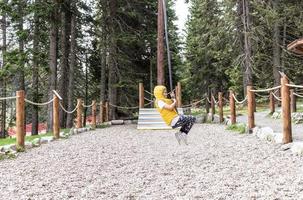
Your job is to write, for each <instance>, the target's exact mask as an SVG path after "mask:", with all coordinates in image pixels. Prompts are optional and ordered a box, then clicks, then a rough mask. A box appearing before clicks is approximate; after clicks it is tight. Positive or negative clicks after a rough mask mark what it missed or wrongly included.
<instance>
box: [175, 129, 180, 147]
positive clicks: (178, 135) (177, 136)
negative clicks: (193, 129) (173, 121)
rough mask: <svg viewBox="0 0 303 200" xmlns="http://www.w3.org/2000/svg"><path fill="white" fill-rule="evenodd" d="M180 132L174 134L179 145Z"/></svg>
mask: <svg viewBox="0 0 303 200" xmlns="http://www.w3.org/2000/svg"><path fill="white" fill-rule="evenodd" d="M181 134H182V133H181V132H180V131H178V132H176V133H175V136H176V139H177V141H178V143H179V145H181Z"/></svg>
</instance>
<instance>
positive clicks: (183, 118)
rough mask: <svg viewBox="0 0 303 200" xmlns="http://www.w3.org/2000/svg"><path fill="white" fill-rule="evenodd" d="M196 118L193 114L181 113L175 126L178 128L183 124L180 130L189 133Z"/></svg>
mask: <svg viewBox="0 0 303 200" xmlns="http://www.w3.org/2000/svg"><path fill="white" fill-rule="evenodd" d="M195 121H196V118H195V117H193V116H191V115H180V118H179V120H178V122H177V123H176V124H175V125H174V126H173V128H177V127H180V126H181V129H180V131H181V132H183V133H185V134H188V132H189V131H190V129H191V128H192V126H193V125H194V123H195Z"/></svg>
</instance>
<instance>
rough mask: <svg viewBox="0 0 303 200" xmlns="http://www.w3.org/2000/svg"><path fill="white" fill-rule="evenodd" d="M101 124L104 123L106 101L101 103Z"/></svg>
mask: <svg viewBox="0 0 303 200" xmlns="http://www.w3.org/2000/svg"><path fill="white" fill-rule="evenodd" d="M100 123H101V124H102V123H104V101H101V102H100Z"/></svg>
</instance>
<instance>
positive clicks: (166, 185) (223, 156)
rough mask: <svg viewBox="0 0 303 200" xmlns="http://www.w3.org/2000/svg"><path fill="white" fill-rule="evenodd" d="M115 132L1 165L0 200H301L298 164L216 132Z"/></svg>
mask: <svg viewBox="0 0 303 200" xmlns="http://www.w3.org/2000/svg"><path fill="white" fill-rule="evenodd" d="M173 133H174V131H139V130H136V127H135V126H133V125H129V126H115V127H110V128H107V129H102V130H97V131H93V132H89V133H82V134H81V135H76V136H72V137H71V138H70V139H68V140H60V141H55V142H53V143H50V144H46V145H42V146H41V147H39V148H35V149H31V150H29V151H28V152H27V153H22V154H20V155H19V156H18V157H17V158H16V159H14V160H4V161H1V162H0V168H1V174H0V191H1V196H0V199H18V200H20V199H39V200H40V199H60V200H61V199H81V200H82V199H221V200H225V199H230V200H236V199H241V200H242V199H266V200H268V199H276V200H277V199H281V200H282V199H283V200H284V199H294V200H298V199H303V161H302V158H301V157H298V156H295V155H292V154H291V152H290V151H281V150H280V148H279V146H276V145H273V144H267V143H265V142H263V141H260V140H258V139H257V138H255V137H254V136H252V135H239V134H236V133H233V132H229V131H226V130H225V127H224V126H221V125H210V124H203V125H200V124H199V125H198V124H196V125H195V126H194V127H193V129H192V131H191V133H190V136H189V145H188V146H186V145H181V146H179V145H178V144H177V142H176V140H175V138H174V134H173Z"/></svg>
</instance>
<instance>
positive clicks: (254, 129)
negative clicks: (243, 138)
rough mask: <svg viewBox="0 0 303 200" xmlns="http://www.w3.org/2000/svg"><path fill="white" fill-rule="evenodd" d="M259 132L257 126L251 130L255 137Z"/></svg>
mask: <svg viewBox="0 0 303 200" xmlns="http://www.w3.org/2000/svg"><path fill="white" fill-rule="evenodd" d="M260 131H261V129H260V127H258V126H256V127H254V128H252V134H253V135H255V136H257V135H258V133H259V132H260Z"/></svg>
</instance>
